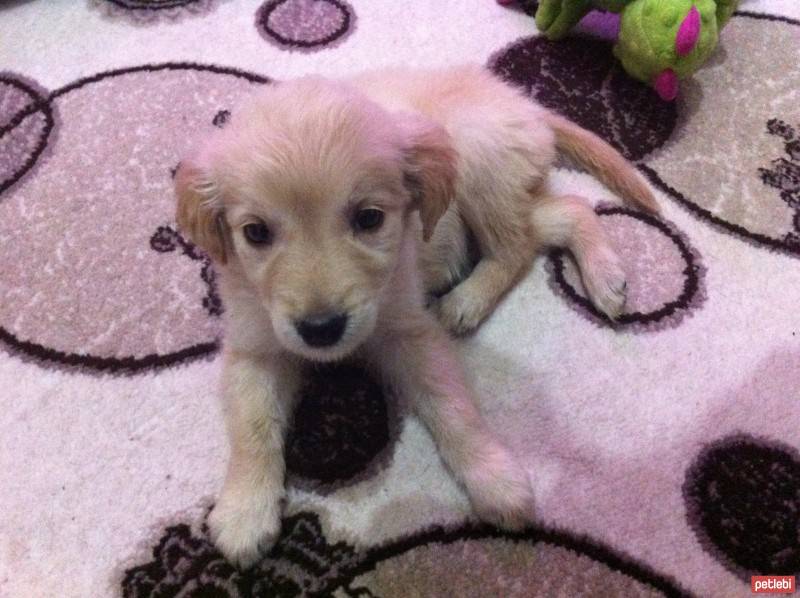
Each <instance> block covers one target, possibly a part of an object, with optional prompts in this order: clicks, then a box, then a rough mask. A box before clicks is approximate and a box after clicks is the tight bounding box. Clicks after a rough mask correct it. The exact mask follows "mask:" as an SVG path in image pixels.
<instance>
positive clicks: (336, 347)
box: [272, 306, 376, 362]
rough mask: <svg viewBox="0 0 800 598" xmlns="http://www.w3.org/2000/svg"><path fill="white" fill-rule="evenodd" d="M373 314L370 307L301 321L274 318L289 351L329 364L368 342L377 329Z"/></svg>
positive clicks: (274, 324)
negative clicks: (367, 339) (375, 328)
mask: <svg viewBox="0 0 800 598" xmlns="http://www.w3.org/2000/svg"><path fill="white" fill-rule="evenodd" d="M374 312H375V310H374V309H373V308H371V306H364V307H360V308H357V309H351V310H346V311H345V310H341V311H336V310H329V311H325V312H317V313H313V314H306V315H304V316H303V317H302V318H288V317H284V316H278V317H275V316H274V315H273V318H272V320H273V327H274V328H275V332H276V334H277V336H278V340H279V341H280V343H281V344H282V345H283V346H284V348H285V349H286V350H288V351H290V352H292V353H295V354H297V355H300V356H301V357H305V358H306V359H310V360H312V361H320V362H328V361H336V360H339V359H343V358H344V357H347V356H348V355H349V354H350V353H352V352H353V351H354V350H355V349H356V348H358V347H359V346H360V345H361V344H362V343H363V342H364V341H365V340H366V338H367V337H368V336H369V335H370V334H371V333H372V330H373V328H374V326H375V319H376V317H375V313H374ZM273 314H274V312H273Z"/></svg>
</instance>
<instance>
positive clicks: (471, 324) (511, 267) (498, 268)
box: [436, 248, 533, 334]
mask: <svg viewBox="0 0 800 598" xmlns="http://www.w3.org/2000/svg"><path fill="white" fill-rule="evenodd" d="M532 260H533V252H531V251H530V250H528V249H527V248H521V250H520V252H519V253H518V254H513V252H507V253H506V252H504V254H503V255H484V256H483V257H482V258H481V260H480V261H479V262H478V264H477V265H476V266H475V269H474V270H473V271H472V273H471V274H470V275H469V276H468V277H467V278H466V279H465V280H463V281H462V282H461V283H460V284H458V285H457V286H456V287H455V288H454V289H453V290H451V291H450V292H449V293H447V294H446V295H445V296H444V297H442V298H441V299H440V300H439V303H438V304H437V307H436V309H437V312H438V316H439V321H440V322H441V323H442V325H443V326H444V327H445V328H447V329H448V330H450V331H451V332H453V333H455V334H465V333H467V332H470V331H471V330H473V329H475V328H477V326H478V324H480V323H481V322H482V321H483V320H485V319H486V318H487V317H488V316H489V315H490V314H491V313H492V311H494V308H495V306H496V305H497V304H498V302H499V301H500V299H502V297H503V295H505V293H506V292H507V291H508V290H509V289H510V288H511V286H512V285H513V284H514V282H516V280H517V278H518V277H519V276H520V274H521V272H522V271H523V270H524V268H525V267H527V266H528V265H529V264H530V263H531V261H532Z"/></svg>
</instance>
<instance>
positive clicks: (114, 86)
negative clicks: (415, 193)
mask: <svg viewBox="0 0 800 598" xmlns="http://www.w3.org/2000/svg"><path fill="white" fill-rule="evenodd" d="M526 8H527V9H530V8H531V6H530V4H529V5H528V6H527V7H526ZM465 59H471V60H476V61H479V62H482V63H485V64H487V65H488V66H489V67H490V68H491V69H492V70H494V71H495V72H496V73H498V74H499V75H500V76H502V77H504V78H506V79H508V80H509V81H511V82H513V83H515V84H518V85H520V86H522V87H523V88H524V89H525V90H526V92H527V93H528V94H530V96H531V97H534V98H536V99H538V100H539V101H540V102H542V103H544V104H546V105H548V106H550V107H552V108H554V109H556V110H558V111H560V112H562V113H564V114H565V115H567V116H569V117H570V118H571V119H573V120H575V121H577V122H578V123H580V124H582V125H583V126H586V127H588V128H590V129H592V130H594V131H596V132H598V133H599V134H600V135H602V136H603V137H605V138H606V139H607V140H609V141H610V142H611V143H612V144H614V145H615V146H616V147H617V148H618V149H619V150H620V151H622V152H623V153H624V154H625V155H626V156H627V157H628V158H629V159H630V160H632V161H633V162H635V163H636V165H637V167H638V168H639V169H640V170H641V172H642V173H643V174H644V175H645V176H646V177H647V178H648V179H649V180H650V182H651V183H652V186H653V188H654V189H655V191H656V193H657V195H658V198H659V201H660V203H661V205H662V206H663V215H662V216H661V217H658V218H656V217H653V216H649V215H645V214H641V213H638V212H636V211H633V210H630V209H628V208H625V207H622V206H621V204H620V201H619V199H618V198H615V197H614V196H613V195H612V194H611V193H610V192H609V191H607V190H606V189H605V188H603V187H602V186H601V185H600V184H599V183H598V182H597V181H595V180H594V179H593V178H591V177H590V176H588V175H586V174H584V173H582V172H579V171H575V170H573V169H571V168H570V167H569V166H567V165H564V166H563V167H560V168H559V169H558V170H557V171H556V172H555V174H554V178H553V184H554V186H555V187H556V188H557V189H559V190H562V191H564V192H572V193H579V194H582V195H585V196H587V197H589V198H591V200H592V201H593V202H595V204H596V206H597V212H598V213H599V214H600V217H601V220H602V222H603V223H604V224H605V226H606V227H607V230H608V231H609V233H610V235H611V237H612V239H613V241H614V243H615V244H616V246H617V249H618V251H619V252H620V254H621V255H622V257H623V259H624V261H625V264H626V267H627V269H628V272H629V276H630V278H629V284H628V288H629V302H628V307H627V311H626V313H625V314H624V316H623V317H622V318H621V319H620V321H619V323H618V324H616V325H615V326H612V325H610V323H609V322H608V321H606V320H605V319H604V318H603V317H602V316H601V315H600V314H599V313H598V312H596V311H595V310H594V309H593V308H592V306H591V305H590V304H589V303H588V301H587V299H586V295H585V293H584V290H583V289H582V287H581V284H580V281H579V278H578V276H577V273H576V269H575V266H574V264H573V262H572V260H571V258H570V257H569V255H566V254H563V253H561V252H555V253H552V254H551V255H547V256H542V257H540V258H539V259H537V260H536V262H535V263H534V264H533V266H532V268H531V271H530V273H529V274H528V275H527V276H526V277H525V279H524V280H523V281H522V282H521V283H520V284H519V286H518V287H517V288H516V289H515V290H514V291H513V292H512V293H511V294H510V295H509V296H508V297H507V299H506V300H505V301H504V302H503V303H502V304H501V306H500V308H499V309H498V310H497V312H496V313H495V314H494V316H493V317H492V318H491V319H490V320H488V321H487V322H486V323H485V324H484V325H483V326H482V328H481V329H480V331H479V333H478V334H477V335H475V336H474V337H471V338H469V339H466V340H462V341H460V342H459V350H460V351H461V354H462V356H463V359H464V360H465V361H466V363H467V366H468V367H467V369H468V371H469V372H470V376H471V377H472V380H473V383H474V385H475V386H476V388H477V390H478V393H479V396H480V397H481V408H482V410H483V412H484V413H485V416H486V418H487V420H488V421H489V423H490V425H491V426H492V427H493V428H494V429H496V430H497V431H498V433H499V434H500V435H501V436H502V437H503V438H504V440H505V441H506V442H507V443H508V445H509V446H510V447H512V449H513V450H514V451H515V452H516V454H517V455H518V456H519V458H520V460H521V461H522V462H523V463H524V464H525V466H526V467H527V469H528V471H529V473H530V476H531V479H532V481H533V484H534V489H535V494H536V501H537V522H536V524H535V525H533V526H531V527H530V529H527V530H525V531H524V532H520V533H506V532H503V531H499V530H496V529H492V528H489V527H486V526H483V525H482V524H480V523H479V522H477V521H476V520H475V519H474V518H473V517H472V515H471V513H470V509H469V504H468V502H467V500H466V498H465V496H464V494H463V493H462V491H461V490H460V489H459V487H458V486H457V485H456V484H455V483H454V482H453V480H452V479H451V478H450V477H449V475H448V474H447V472H446V471H445V469H444V467H443V465H442V464H441V462H440V460H439V458H438V456H437V455H436V452H435V448H434V446H433V442H432V440H431V438H430V437H429V435H428V433H427V432H426V431H425V429H424V428H423V427H422V426H421V424H420V423H419V422H418V421H417V420H416V419H415V418H414V417H413V416H412V415H411V414H409V413H407V412H406V410H405V407H404V405H403V402H402V401H401V400H398V398H397V397H394V396H391V395H387V394H385V393H384V392H383V391H382V389H381V388H380V387H379V386H378V385H377V384H376V382H375V381H374V380H372V379H371V378H370V377H369V376H368V375H367V374H366V373H365V371H364V370H363V369H362V368H361V367H360V366H359V365H358V364H341V365H336V366H327V367H324V368H317V369H310V370H309V374H308V378H307V384H306V385H305V387H304V389H303V391H302V397H301V398H300V402H299V407H298V409H297V412H296V414H295V417H294V421H293V425H292V429H291V434H290V437H289V439H288V441H287V449H286V450H287V462H288V469H289V479H288V481H287V484H288V487H289V492H288V502H287V505H286V514H285V520H284V523H283V532H282V536H281V538H280V540H279V542H278V544H277V545H276V547H275V548H274V550H273V551H272V552H271V553H269V554H268V555H267V556H265V558H264V559H263V560H262V561H261V562H260V563H258V564H257V565H256V566H255V567H254V568H252V569H250V570H248V571H239V570H236V569H235V568H233V567H232V566H231V565H230V564H228V563H227V562H226V561H225V560H224V559H223V558H222V557H221V555H220V554H219V553H218V552H217V551H216V550H215V549H214V547H213V546H212V545H211V544H210V543H209V541H208V539H207V533H206V532H207V530H206V528H205V523H204V521H205V518H206V516H207V514H208V511H209V509H210V507H211V505H212V504H213V501H214V498H215V496H216V493H217V491H218V490H219V488H220V485H221V481H222V476H223V474H224V467H225V461H226V458H227V455H226V451H227V447H226V440H225V435H224V429H223V423H222V419H221V413H220V405H219V403H218V397H217V393H216V384H217V383H216V380H217V378H218V376H219V369H220V359H219V346H220V336H221V325H220V321H221V317H222V316H223V314H224V309H225V306H224V305H223V304H222V303H221V301H220V299H219V296H218V295H217V288H216V282H215V274H214V270H213V267H212V265H211V264H210V262H209V260H208V259H207V258H206V257H205V256H204V255H203V254H202V253H201V252H200V251H199V250H198V249H197V248H195V247H194V246H193V245H192V244H191V243H190V242H188V241H187V240H186V239H185V238H183V237H182V236H181V234H180V233H179V232H178V231H177V230H176V226H175V221H174V205H173V202H174V199H173V196H172V192H171V180H172V176H173V174H174V171H175V167H176V165H177V162H178V160H179V159H180V157H181V156H182V154H183V153H184V152H185V150H186V149H187V148H188V147H189V146H190V145H191V142H192V139H193V137H194V136H195V135H196V134H198V133H202V132H203V131H207V130H212V129H213V127H224V126H225V123H226V121H227V119H228V118H229V116H230V114H231V111H232V110H234V109H235V106H236V102H237V100H238V99H239V98H241V97H243V96H244V95H246V94H248V93H249V92H251V91H252V90H253V89H256V88H258V87H259V86H262V85H271V84H273V82H274V81H279V80H282V79H286V78H288V77H291V76H296V75H300V74H304V73H307V72H319V73H323V74H329V75H342V74H347V73H352V72H355V71H358V70H361V69H363V68H366V67H376V66H381V65H388V64H393V63H397V62H401V63H405V64H411V65H442V64H454V63H458V62H461V61H463V60H465ZM798 64H800V7H799V6H798V5H797V4H796V2H794V1H793V0H783V1H781V0H752V1H749V2H748V1H745V2H743V3H742V5H741V12H740V13H738V14H737V15H736V16H735V17H734V18H733V19H732V21H731V23H730V24H729V25H728V27H727V28H726V29H725V30H724V32H723V35H722V43H721V45H720V47H719V48H718V49H717V51H716V52H715V54H714V55H713V57H712V59H711V60H710V61H709V63H708V64H707V65H706V66H705V67H704V68H703V69H702V70H701V71H700V72H699V73H697V75H696V76H695V77H694V78H693V79H692V80H690V81H687V82H686V83H685V85H683V87H682V92H681V96H680V98H679V100H678V101H677V102H676V103H674V104H666V103H663V102H661V101H660V100H659V99H658V97H657V96H656V95H655V94H654V93H653V92H652V91H650V90H649V89H648V88H646V87H644V86H642V85H641V84H639V83H636V82H634V81H632V80H630V79H629V78H627V77H626V76H625V74H624V73H623V72H622V71H621V70H620V68H619V67H618V66H617V65H616V64H615V62H614V60H613V57H612V55H611V51H610V47H609V44H608V43H607V42H605V41H602V40H599V39H592V38H571V39H567V40H564V41H562V42H558V43H553V42H548V41H546V40H544V39H542V38H540V37H537V35H536V31H535V27H534V24H533V20H532V19H531V17H530V16H529V15H528V14H526V13H525V12H524V11H521V10H518V9H514V8H504V7H501V6H499V5H497V4H496V3H495V2H493V0H470V1H469V2H467V1H466V0H447V1H444V2H428V1H426V0H406V1H405V2H402V3H394V2H376V1H374V0H372V1H370V0H349V1H348V2H345V1H343V0H268V1H266V2H264V1H263V0H82V1H81V2H53V1H50V0H27V1H26V0H16V1H9V2H0V69H1V70H0V388H2V391H1V392H0V397H2V405H3V409H2V410H1V411H0V439H1V440H0V447H1V448H0V512H2V513H3V524H2V534H1V535H0V595H2V596H9V597H30V596H68V597H71V596H75V597H86V596H110V595H120V594H121V595H123V596H129V597H144V596H313V595H327V596H331V595H332V596H339V597H345V596H383V597H390V596H397V597H401V596H403V597H404V596H454V595H459V596H542V597H551V596H625V597H628V596H710V597H720V598H722V597H726V598H727V597H735V596H748V595H750V593H751V590H750V576H751V575H754V574H788V575H794V574H800V533H799V532H800V453H798V447H800V437H799V436H798V430H799V429H800V400H799V399H800V310H798V305H800V261H799V260H800V69H798V68H797V65H798Z"/></svg>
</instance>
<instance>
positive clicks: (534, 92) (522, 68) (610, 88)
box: [489, 37, 677, 160]
mask: <svg viewBox="0 0 800 598" xmlns="http://www.w3.org/2000/svg"><path fill="white" fill-rule="evenodd" d="M489 68H490V69H491V70H492V71H494V72H495V73H496V74H497V75H499V76H500V77H502V78H503V79H505V80H506V81H508V82H510V83H512V84H515V85H517V86H519V87H521V88H522V89H523V90H525V92H526V93H528V94H530V95H531V96H533V97H534V98H536V100H538V101H539V102H540V103H542V104H543V105H544V106H546V107H548V108H550V109H552V110H554V111H556V112H560V113H561V114H563V115H564V116H567V117H569V118H570V119H571V120H573V121H575V122H576V123H578V124H579V125H581V126H582V127H585V128H587V129H589V130H591V131H594V132H595V133H597V134H598V135H600V136H601V137H603V138H604V139H605V140H607V141H608V142H609V143H611V144H612V145H613V146H614V147H616V148H617V149H618V150H619V151H620V152H622V154H623V155H624V156H625V157H626V158H628V159H629V160H640V159H641V158H643V157H645V156H646V155H647V154H649V153H650V152H652V151H653V150H655V149H656V148H658V147H660V146H661V145H663V144H664V143H665V142H666V141H667V139H668V138H669V136H670V135H671V134H672V131H673V129H674V128H675V123H676V120H677V109H676V106H675V104H674V103H673V102H663V101H661V100H660V99H659V97H658V95H657V94H656V93H655V92H654V91H653V90H652V89H651V88H650V87H649V86H647V85H645V84H643V83H640V82H639V81H636V80H634V79H632V78H630V77H628V76H627V75H626V74H625V72H624V71H623V70H622V69H621V68H620V66H619V65H618V64H617V62H616V60H615V58H614V56H613V54H612V52H611V45H610V44H608V43H606V42H603V41H598V40H594V39H582V38H567V39H564V40H561V41H557V42H553V41H550V40H547V39H545V38H543V37H527V38H523V39H521V40H519V41H517V42H515V43H513V44H511V46H509V47H508V48H505V49H503V50H501V51H500V52H498V53H496V54H495V55H494V56H493V57H492V58H491V60H490V61H489Z"/></svg>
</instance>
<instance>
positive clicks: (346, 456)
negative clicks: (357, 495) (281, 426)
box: [286, 363, 398, 492]
mask: <svg viewBox="0 0 800 598" xmlns="http://www.w3.org/2000/svg"><path fill="white" fill-rule="evenodd" d="M388 403H389V402H388V401H387V400H386V396H385V393H384V390H383V388H382V386H381V384H379V383H378V381H376V380H375V379H374V378H373V377H372V375H371V374H370V373H369V372H368V371H367V370H366V369H365V368H364V367H362V366H360V365H355V364H349V363H338V364H329V365H327V364H326V365H317V366H309V368H308V372H307V376H306V383H305V385H304V387H303V389H302V391H301V393H300V400H299V402H298V405H297V407H296V408H295V410H294V413H293V415H292V418H293V419H292V426H291V428H290V430H289V434H288V438H287V440H286V469H287V471H288V473H289V477H290V483H292V484H294V485H299V486H301V487H304V488H307V489H311V490H315V491H326V492H327V491H331V490H334V489H336V488H339V487H341V486H343V485H345V484H352V483H355V482H357V481H359V480H360V479H363V478H364V477H367V476H369V475H371V474H373V473H375V471H376V466H377V467H380V466H381V465H383V464H384V463H385V459H381V458H380V457H381V456H383V457H387V458H388V456H389V452H390V451H388V450H387V449H388V448H389V447H390V446H392V445H393V442H390V441H393V440H395V439H396V437H397V427H398V422H397V421H396V417H394V414H395V413H396V409H394V408H391V407H394V405H393V404H392V405H389V404H388ZM390 416H392V417H390Z"/></svg>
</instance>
